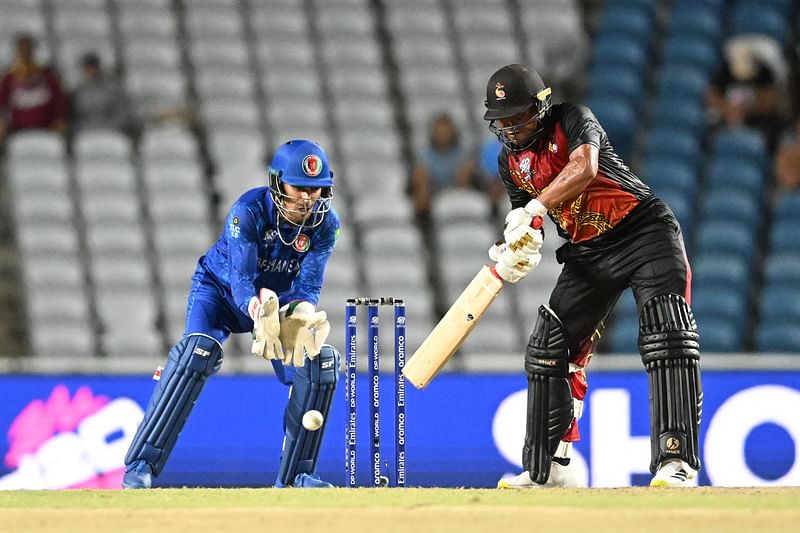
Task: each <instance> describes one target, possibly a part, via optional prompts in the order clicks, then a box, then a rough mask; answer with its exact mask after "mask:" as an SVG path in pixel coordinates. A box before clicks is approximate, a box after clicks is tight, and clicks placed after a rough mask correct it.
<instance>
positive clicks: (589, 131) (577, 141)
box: [561, 104, 603, 153]
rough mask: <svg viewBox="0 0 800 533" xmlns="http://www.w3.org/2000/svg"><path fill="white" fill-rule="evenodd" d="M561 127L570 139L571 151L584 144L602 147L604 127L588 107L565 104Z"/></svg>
mask: <svg viewBox="0 0 800 533" xmlns="http://www.w3.org/2000/svg"><path fill="white" fill-rule="evenodd" d="M561 128H562V129H563V130H564V134H565V135H566V136H567V139H568V140H569V153H572V151H573V150H574V149H576V148H577V147H578V146H581V145H582V144H591V145H593V146H596V147H597V148H600V139H601V138H602V137H603V128H602V127H601V126H600V123H599V122H597V118H595V116H594V113H592V112H591V111H590V110H589V108H588V107H586V106H582V105H569V104H564V112H563V115H562V116H561Z"/></svg>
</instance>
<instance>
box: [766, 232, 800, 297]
mask: <svg viewBox="0 0 800 533" xmlns="http://www.w3.org/2000/svg"><path fill="white" fill-rule="evenodd" d="M795 231H796V230H795ZM798 265H800V252H794V253H791V252H788V253H787V252H783V251H782V250H779V249H773V250H772V253H771V254H770V255H769V256H767V259H766V261H765V264H764V281H765V283H767V284H780V285H786V286H792V285H795V286H800V268H798Z"/></svg>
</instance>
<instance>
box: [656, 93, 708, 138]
mask: <svg viewBox="0 0 800 533" xmlns="http://www.w3.org/2000/svg"><path fill="white" fill-rule="evenodd" d="M653 125H654V126H658V127H666V128H682V129H684V130H686V132H687V134H688V133H691V134H693V135H695V136H696V138H698V139H699V137H700V136H701V135H702V134H703V132H704V131H705V125H706V114H705V108H704V107H703V104H702V103H701V102H699V101H698V102H688V101H687V100H686V99H684V98H678V97H673V96H672V95H669V94H663V95H661V96H660V97H659V98H658V100H657V102H656V104H655V111H654V112H653Z"/></svg>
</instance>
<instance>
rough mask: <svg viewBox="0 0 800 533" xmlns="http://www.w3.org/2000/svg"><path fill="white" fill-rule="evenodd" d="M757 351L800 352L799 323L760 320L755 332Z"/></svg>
mask: <svg viewBox="0 0 800 533" xmlns="http://www.w3.org/2000/svg"><path fill="white" fill-rule="evenodd" d="M756 349H757V350H758V351H759V352H779V353H800V323H777V324H776V323H768V322H761V323H760V324H759V325H758V331H757V332H756Z"/></svg>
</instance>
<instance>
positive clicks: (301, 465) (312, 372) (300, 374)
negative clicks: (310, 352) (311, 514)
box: [275, 344, 340, 488]
mask: <svg viewBox="0 0 800 533" xmlns="http://www.w3.org/2000/svg"><path fill="white" fill-rule="evenodd" d="M339 361H340V357H339V352H337V351H336V349H335V348H334V347H333V346H330V345H328V344H325V345H323V346H322V350H320V353H319V355H318V356H317V357H315V358H314V359H309V358H306V360H305V364H304V365H303V366H302V367H300V368H296V369H295V371H294V376H293V382H292V385H291V389H290V393H289V402H288V403H287V405H286V412H285V414H284V418H283V426H284V438H283V452H282V453H281V464H280V469H279V471H278V479H277V481H276V482H275V486H276V487H287V486H294V487H311V488H324V487H332V486H333V485H331V484H330V483H327V482H325V481H322V480H320V479H319V478H318V477H316V475H315V474H314V472H315V471H316V467H317V459H318V458H319V452H320V449H321V446H322V438H323V436H324V434H325V427H326V426H327V424H328V414H329V413H330V408H331V403H332V402H333V396H334V391H335V390H336V383H337V382H338V381H339ZM311 410H316V411H319V412H320V413H322V417H323V423H322V427H320V428H319V429H317V430H316V431H310V430H308V429H306V428H305V427H303V424H302V419H303V415H304V414H305V413H306V412H307V411H311Z"/></svg>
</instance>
